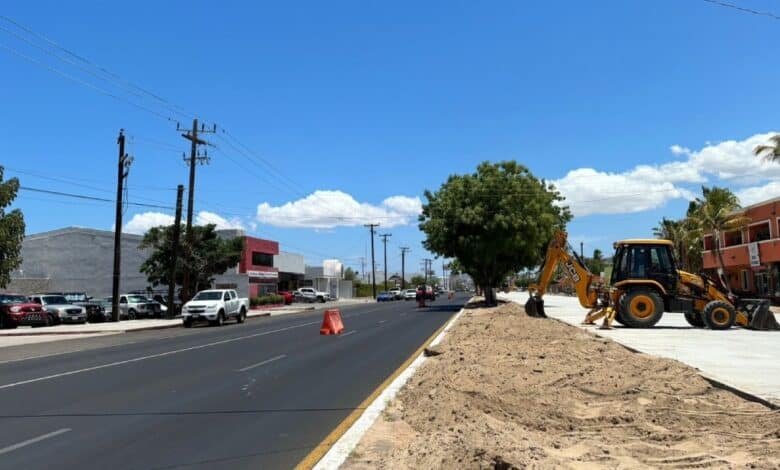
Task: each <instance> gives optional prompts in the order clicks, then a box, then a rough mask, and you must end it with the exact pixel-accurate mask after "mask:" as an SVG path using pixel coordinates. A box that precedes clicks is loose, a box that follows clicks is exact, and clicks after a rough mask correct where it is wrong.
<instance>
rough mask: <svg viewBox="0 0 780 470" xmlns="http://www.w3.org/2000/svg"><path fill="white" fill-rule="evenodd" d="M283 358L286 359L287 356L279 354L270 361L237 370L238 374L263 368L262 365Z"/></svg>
mask: <svg viewBox="0 0 780 470" xmlns="http://www.w3.org/2000/svg"><path fill="white" fill-rule="evenodd" d="M285 357H287V354H280V355H278V356H276V357H272V358H271V359H266V360H265V361H263V362H258V363H257V364H252V365H251V366H247V367H244V368H243V369H238V372H246V371H248V370H251V369H254V368H255V367H260V366H264V365H266V364H269V363H271V362H274V361H278V360H279V359H284V358H285Z"/></svg>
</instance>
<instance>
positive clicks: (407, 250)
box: [401, 246, 409, 290]
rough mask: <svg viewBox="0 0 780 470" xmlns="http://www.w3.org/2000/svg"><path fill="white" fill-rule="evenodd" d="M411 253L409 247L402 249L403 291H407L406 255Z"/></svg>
mask: <svg viewBox="0 0 780 470" xmlns="http://www.w3.org/2000/svg"><path fill="white" fill-rule="evenodd" d="M408 252H409V247H408V246H402V247H401V290H404V289H406V271H405V269H406V253H408Z"/></svg>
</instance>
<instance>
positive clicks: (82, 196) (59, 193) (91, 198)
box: [19, 186, 175, 210]
mask: <svg viewBox="0 0 780 470" xmlns="http://www.w3.org/2000/svg"><path fill="white" fill-rule="evenodd" d="M19 189H21V190H23V191H32V192H36V193H44V194H51V195H54V196H63V197H71V198H74V199H85V200H89V201H100V202H110V203H116V201H115V200H114V199H108V198H104V197H96V196H89V195H86V194H76V193H66V192H63V191H51V190H49V189H41V188H31V187H29V186H19ZM127 204H128V205H130V206H136V207H150V208H153V209H165V210H175V208H174V207H171V206H161V205H156V204H144V203H141V202H128V203H127Z"/></svg>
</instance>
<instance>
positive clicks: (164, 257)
mask: <svg viewBox="0 0 780 470" xmlns="http://www.w3.org/2000/svg"><path fill="white" fill-rule="evenodd" d="M215 229H216V226H215V225H214V224H209V225H205V226H193V227H192V231H193V233H192V238H193V243H192V245H190V244H189V241H188V237H186V236H183V235H182V237H181V238H180V240H179V252H178V259H177V263H176V283H177V284H179V285H182V284H183V282H184V272H185V271H186V270H189V272H190V285H189V289H187V290H188V292H191V293H195V292H197V291H198V290H200V289H201V288H206V287H208V286H210V285H211V283H212V281H213V280H214V276H216V275H218V274H222V273H224V272H225V271H227V270H228V269H229V268H231V267H233V266H235V265H236V264H237V263H238V261H239V259H241V252H242V251H243V248H244V240H243V239H242V238H240V237H236V238H232V239H227V240H226V239H222V238H219V236H217V232H216V230H215ZM181 231H182V233H184V227H182V229H181ZM139 248H141V249H146V248H151V249H152V254H151V255H150V256H149V258H148V259H147V260H146V261H144V262H143V264H142V265H141V272H142V273H144V274H146V276H147V279H148V281H149V283H151V284H152V286H158V285H160V284H162V285H166V286H167V285H168V282H169V278H168V276H169V274H170V273H169V269H170V266H171V263H172V262H173V256H172V255H173V225H169V226H162V227H154V228H152V229H150V230H149V231H148V232H146V235H144V238H143V240H141V244H140V245H139Z"/></svg>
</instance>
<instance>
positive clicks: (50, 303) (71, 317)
mask: <svg viewBox="0 0 780 470" xmlns="http://www.w3.org/2000/svg"><path fill="white" fill-rule="evenodd" d="M30 300H31V301H32V302H33V303H36V304H38V305H40V306H41V307H43V309H44V310H46V311H47V312H49V313H50V314H52V318H54V319H55V320H54V321H55V323H86V322H87V309H86V308H84V307H82V306H81V305H73V304H72V303H70V302H68V299H66V298H65V296H64V295H61V294H33V295H31V296H30Z"/></svg>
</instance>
